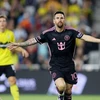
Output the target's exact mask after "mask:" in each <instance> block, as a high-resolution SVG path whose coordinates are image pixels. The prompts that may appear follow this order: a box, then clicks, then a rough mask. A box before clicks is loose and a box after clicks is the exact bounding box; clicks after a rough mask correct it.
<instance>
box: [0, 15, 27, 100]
mask: <svg viewBox="0 0 100 100" xmlns="http://www.w3.org/2000/svg"><path fill="white" fill-rule="evenodd" d="M6 26H7V17H6V16H5V15H0V76H1V75H2V74H3V73H4V74H5V75H6V77H7V79H8V81H9V84H10V91H11V94H12V96H13V98H14V100H19V91H18V87H17V85H16V77H15V69H14V65H13V57H12V56H11V50H9V49H8V48H6V44H8V43H11V42H15V38H14V33H13V32H12V31H10V30H8V29H7V28H6ZM14 50H16V51H18V52H21V53H22V55H23V56H24V57H28V55H29V54H28V52H27V51H26V50H24V49H23V48H21V47H18V48H16V49H14Z"/></svg>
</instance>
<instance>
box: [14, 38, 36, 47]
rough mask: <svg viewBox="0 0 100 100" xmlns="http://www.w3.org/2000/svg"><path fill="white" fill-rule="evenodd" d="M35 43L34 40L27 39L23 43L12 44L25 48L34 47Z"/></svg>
mask: <svg viewBox="0 0 100 100" xmlns="http://www.w3.org/2000/svg"><path fill="white" fill-rule="evenodd" d="M36 43H37V41H36V40H35V38H32V39H29V40H27V41H25V42H20V43H13V45H14V46H20V47H25V46H30V45H34V44H36Z"/></svg>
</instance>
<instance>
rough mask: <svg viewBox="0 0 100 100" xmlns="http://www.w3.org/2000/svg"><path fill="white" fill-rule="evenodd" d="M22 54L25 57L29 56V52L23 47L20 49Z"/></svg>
mask: <svg viewBox="0 0 100 100" xmlns="http://www.w3.org/2000/svg"><path fill="white" fill-rule="evenodd" d="M22 56H23V57H25V58H27V57H28V56H29V53H28V52H27V51H26V50H25V49H23V50H22Z"/></svg>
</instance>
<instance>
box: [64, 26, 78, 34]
mask: <svg viewBox="0 0 100 100" xmlns="http://www.w3.org/2000/svg"><path fill="white" fill-rule="evenodd" d="M65 29H71V30H74V31H77V32H79V33H80V31H78V30H76V29H75V28H73V27H69V26H65Z"/></svg>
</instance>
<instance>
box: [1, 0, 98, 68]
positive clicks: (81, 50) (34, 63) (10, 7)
mask: <svg viewBox="0 0 100 100" xmlns="http://www.w3.org/2000/svg"><path fill="white" fill-rule="evenodd" d="M94 7H95V0H0V14H1V13H2V14H6V15H7V17H8V26H7V27H8V29H10V30H12V31H13V32H14V35H15V38H16V42H22V41H25V40H27V39H29V38H32V37H36V36H38V35H39V34H40V33H41V32H42V31H44V30H45V29H48V28H51V27H52V26H53V23H52V16H53V14H54V12H55V11H58V10H61V11H64V12H65V14H66V25H67V26H71V27H74V28H76V29H78V30H79V31H81V32H82V33H83V34H89V35H92V36H94V37H99V35H98V34H97V33H96V31H95V30H94V29H93V28H92V26H93V11H94ZM25 49H26V50H27V51H28V52H29V57H28V58H23V57H22V55H21V54H18V53H17V54H16V53H15V52H13V54H12V56H13V58H14V59H13V60H14V63H15V66H16V69H19V66H20V64H25V65H26V66H27V67H28V68H29V69H33V70H39V69H41V70H46V69H47V68H48V66H49V65H48V62H49V53H48V48H47V45H46V44H43V45H34V46H28V47H25ZM98 49H99V45H98V44H95V43H87V42H84V41H82V40H79V39H76V52H75V57H74V58H75V62H76V69H77V70H82V65H83V64H88V63H89V61H90V60H89V56H88V55H89V54H90V52H91V51H96V50H98Z"/></svg>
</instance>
